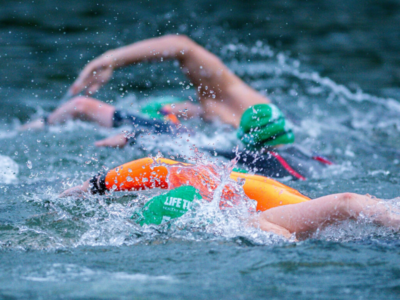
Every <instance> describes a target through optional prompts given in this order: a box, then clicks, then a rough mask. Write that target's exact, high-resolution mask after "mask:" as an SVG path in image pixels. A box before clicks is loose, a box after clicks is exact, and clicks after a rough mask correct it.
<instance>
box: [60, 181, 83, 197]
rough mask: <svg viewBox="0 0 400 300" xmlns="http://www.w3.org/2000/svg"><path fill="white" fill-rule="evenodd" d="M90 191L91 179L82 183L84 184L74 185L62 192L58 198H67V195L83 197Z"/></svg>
mask: <svg viewBox="0 0 400 300" xmlns="http://www.w3.org/2000/svg"><path fill="white" fill-rule="evenodd" d="M88 191H89V180H87V181H85V182H84V183H82V185H78V186H74V187H72V188H70V189H68V190H66V191H64V192H62V193H61V194H60V195H59V196H58V198H65V197H79V198H81V197H83V195H84V194H85V193H87V192H88Z"/></svg>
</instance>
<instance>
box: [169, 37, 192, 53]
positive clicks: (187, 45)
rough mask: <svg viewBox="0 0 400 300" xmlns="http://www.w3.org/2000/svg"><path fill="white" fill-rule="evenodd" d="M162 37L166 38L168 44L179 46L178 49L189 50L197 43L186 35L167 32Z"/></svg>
mask: <svg viewBox="0 0 400 300" xmlns="http://www.w3.org/2000/svg"><path fill="white" fill-rule="evenodd" d="M163 39H166V40H167V41H168V43H169V44H170V45H173V46H175V47H177V48H179V50H180V51H182V50H183V51H184V50H190V49H192V48H194V47H195V46H196V45H197V44H196V43H195V42H194V41H193V40H192V39H190V38H189V37H188V36H186V35H175V34H169V35H165V36H164V37H163Z"/></svg>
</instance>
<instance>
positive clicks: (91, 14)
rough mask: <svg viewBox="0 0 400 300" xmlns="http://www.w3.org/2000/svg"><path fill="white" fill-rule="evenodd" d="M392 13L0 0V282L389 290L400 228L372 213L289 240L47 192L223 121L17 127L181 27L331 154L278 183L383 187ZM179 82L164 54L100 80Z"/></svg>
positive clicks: (143, 93) (387, 188)
mask: <svg viewBox="0 0 400 300" xmlns="http://www.w3.org/2000/svg"><path fill="white" fill-rule="evenodd" d="M399 21H400V1H395V0H380V1H378V0H375V1H359V0H347V1H343V0H337V1H330V0H324V1H294V0H292V1H229V2H227V1H204V0H203V1H168V2H161V1H142V2H134V1H114V2H111V1H110V2H108V3H104V2H102V3H100V2H97V1H89V0H82V1H58V0H54V1H37V0H35V1H10V2H2V3H1V6H0V78H1V81H0V103H1V104H0V105H1V109H0V155H1V156H0V172H1V174H0V265H1V267H0V298H3V299H26V298H31V299H45V298H56V299H58V298H78V299H79V298H82V299H83V298H85V299H86V298H96V299H97V298H102V299H117V298H121V299H124V298H145V299H160V298H174V299H180V298H182V299H186V298H189V297H190V298H194V299H210V298H217V297H218V298H230V299H232V298H233V299H247V298H267V297H268V298H271V299H274V298H280V299H281V298H282V299H286V298H287V299H293V298H298V299H381V298H383V297H386V298H388V299H394V298H398V297H399V291H400V267H399V263H398V262H399V254H400V251H399V242H398V235H397V234H394V233H392V232H390V231H388V230H385V229H382V228H378V227H375V226H373V225H371V224H368V223H363V222H360V223H356V222H347V223H344V224H340V225H338V226H333V227H330V228H328V229H326V230H324V231H323V232H319V233H318V234H316V235H315V237H314V238H313V239H310V240H308V241H305V242H300V243H287V242H284V241H282V240H281V239H279V238H277V237H275V236H272V235H268V234H264V233H262V232H257V231H254V230H253V231H252V230H243V232H240V231H238V230H237V227H235V226H236V225H237V224H236V223H228V224H224V225H223V226H222V225H221V226H222V227H218V226H216V227H217V228H214V229H210V228H206V229H204V228H202V227H201V224H195V225H194V228H196V230H183V231H182V230H179V228H178V229H177V228H163V227H161V228H147V229H143V228H140V227H138V226H137V225H136V224H134V223H133V222H131V221H130V220H129V217H130V215H131V214H132V212H133V210H134V209H135V208H136V207H138V206H139V205H140V204H141V203H143V201H145V200H146V199H147V198H148V195H147V194H146V193H144V194H140V195H139V197H136V196H135V195H129V194H128V195H122V196H121V195H118V196H117V195H116V196H115V197H113V198H104V199H103V198H89V199H86V200H74V199H65V200H60V199H58V198H57V195H58V194H59V193H60V192H61V191H63V190H64V189H65V188H67V187H69V186H71V185H75V184H79V183H80V182H82V181H83V180H84V179H87V178H88V177H89V176H91V174H93V173H94V172H96V171H98V170H99V169H101V168H111V167H114V166H116V165H118V164H121V163H124V162H126V161H129V160H133V159H136V158H140V157H143V156H148V155H149V154H152V155H156V154H157V152H158V150H160V149H163V154H164V155H167V156H171V155H172V156H175V157H179V156H183V155H186V156H190V155H193V152H192V151H191V150H190V149H191V148H193V146H192V145H193V144H196V145H199V146H202V145H203V146H209V145H217V146H218V145H229V146H234V145H235V137H234V134H230V133H227V128H225V127H222V128H221V127H220V126H218V125H217V124H216V125H207V126H206V127H205V128H204V130H203V131H202V132H201V133H200V134H199V135H197V136H196V137H195V138H191V139H190V141H189V142H187V141H186V140H179V141H170V140H167V139H165V140H163V139H158V140H153V139H151V138H148V139H145V140H144V141H143V143H142V146H141V147H135V148H130V147H126V148H125V149H122V150H118V149H98V148H95V147H94V146H93V143H94V141H96V140H98V139H100V138H104V137H107V136H109V135H111V134H113V133H116V132H117V131H116V130H105V129H100V128H98V127H96V126H94V125H92V124H88V123H83V122H69V123H67V124H66V125H64V126H56V127H53V128H50V129H48V130H46V131H43V132H25V133H19V132H18V131H17V130H16V129H17V128H18V126H19V124H21V123H24V122H26V121H27V120H29V119H32V118H35V116H38V115H40V114H41V113H43V111H45V112H49V111H51V110H52V109H54V108H55V107H57V105H58V103H59V99H60V98H61V97H62V96H63V95H64V93H65V92H66V90H67V88H68V87H69V85H70V84H71V83H72V82H73V80H74V79H75V78H76V76H77V74H78V73H79V71H80V70H81V69H82V68H83V66H84V65H85V64H86V63H87V62H88V61H90V60H91V59H93V58H94V57H96V56H98V55H100V54H101V53H103V52H104V51H106V50H108V49H112V48H115V47H120V46H123V45H126V44H129V43H132V42H134V41H138V40H141V39H145V38H150V37H156V36H160V35H164V34H176V33H179V34H185V35H187V36H189V37H191V38H192V39H194V40H195V41H196V42H198V43H199V44H201V45H203V46H204V47H206V48H207V49H208V50H210V51H212V52H213V53H215V54H217V55H218V56H219V57H221V59H222V60H223V61H224V62H225V63H226V64H227V65H228V66H229V67H230V68H231V69H232V70H233V71H234V72H235V73H236V74H238V75H239V76H240V77H241V78H242V79H244V80H245V81H246V82H247V83H248V84H250V85H251V86H253V87H254V88H256V89H257V90H259V91H261V92H262V93H265V94H267V95H269V97H270V98H271V99H272V100H273V101H274V102H275V103H277V104H278V105H279V106H280V107H281V108H282V110H283V111H284V112H286V113H287V114H289V115H292V116H293V117H294V118H295V119H296V120H297V122H295V132H296V138H297V141H298V142H299V144H300V145H302V146H304V147H307V148H310V149H314V150H317V151H319V152H320V153H322V154H324V155H326V156H329V157H331V158H332V159H334V160H335V162H336V165H335V166H334V167H331V168H328V169H327V170H326V172H325V173H324V174H322V175H319V176H316V177H314V178H311V179H310V180H308V181H305V182H286V183H287V184H289V185H290V186H293V187H295V188H297V189H299V190H300V191H301V192H303V193H305V194H307V195H309V196H310V197H318V196H322V195H325V194H328V193H335V192H342V191H352V192H358V193H371V194H375V195H376V196H378V197H382V198H385V199H392V198H394V197H397V196H398V195H399V188H398V183H399V179H400V177H399V175H398V167H399V163H400V152H399V150H398V148H399V145H400V137H399V125H400V123H399V118H398V116H399V114H400V104H399V98H400V97H399V95H400V93H399V82H400V71H399V70H400V69H399V66H400V59H399V56H398V53H399V51H400V30H399ZM188 84H189V83H188V81H187V79H186V78H185V77H183V76H182V75H181V74H180V72H179V68H177V66H176V64H175V63H174V62H165V63H162V64H154V63H151V64H140V65H137V66H134V67H128V68H125V69H123V70H119V71H117V72H115V74H114V77H113V79H112V80H111V81H110V83H109V84H108V85H106V86H105V87H104V88H103V89H102V90H101V91H100V92H99V93H98V94H97V96H98V98H100V99H102V100H104V101H106V102H108V103H112V104H114V105H116V106H118V107H120V108H128V107H129V108H130V107H137V106H138V105H139V104H140V103H143V102H145V101H147V100H148V99H149V98H151V97H154V96H160V95H166V94H168V95H175V96H188V95H194V91H193V90H191V89H187V86H188ZM195 125H198V124H195ZM394 202H396V200H394ZM196 226H197V227H199V228H197V227H196Z"/></svg>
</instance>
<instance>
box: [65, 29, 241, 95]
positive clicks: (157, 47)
mask: <svg viewBox="0 0 400 300" xmlns="http://www.w3.org/2000/svg"><path fill="white" fill-rule="evenodd" d="M170 59H177V60H178V61H179V63H180V65H181V69H182V71H183V73H184V74H185V75H186V76H188V78H189V79H190V80H191V82H193V84H194V85H195V86H196V87H197V91H198V93H199V96H200V97H204V98H215V97H217V98H219V97H220V96H221V91H224V90H225V89H226V88H227V87H228V86H229V85H231V84H233V83H241V84H244V83H243V82H242V81H241V80H240V79H239V78H238V77H237V76H235V75H234V74H233V73H232V72H230V70H229V69H228V68H227V67H226V66H225V65H224V64H223V63H222V62H221V60H220V59H219V58H218V57H216V56H215V55H214V54H212V53H210V52H209V51H207V50H206V49H204V48H203V47H201V46H199V45H198V44H196V43H195V42H193V41H192V40H191V39H189V38H187V37H185V36H176V35H168V36H164V37H160V38H153V39H148V40H144V41H140V42H137V43H134V44H131V45H129V46H125V47H121V48H118V49H115V50H110V51H107V52H106V53H104V54H103V55H102V56H100V57H99V58H96V59H95V60H93V61H91V62H90V63H89V64H88V65H87V66H86V67H85V68H84V69H83V71H82V72H81V74H80V75H79V77H78V79H77V80H76V81H75V82H74V84H73V85H72V87H71V92H72V93H73V94H76V93H79V92H80V91H82V90H83V89H87V91H88V92H94V91H96V90H97V89H98V88H99V87H100V86H101V85H102V84H104V83H105V82H107V81H108V79H109V78H110V77H111V74H112V71H113V70H114V69H117V68H120V67H124V66H127V65H130V64H136V63H139V62H143V61H151V60H156V61H163V60H170Z"/></svg>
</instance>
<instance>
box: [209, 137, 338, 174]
mask: <svg viewBox="0 0 400 300" xmlns="http://www.w3.org/2000/svg"><path fill="white" fill-rule="evenodd" d="M204 150H206V151H208V152H210V153H214V154H215V153H216V154H217V155H219V156H222V157H225V158H227V159H234V158H235V157H236V153H234V152H232V151H224V150H211V149H204ZM238 157H239V158H238V165H239V166H240V167H242V168H244V169H245V170H247V171H250V172H254V173H256V174H260V175H264V176H268V177H274V178H282V177H289V176H290V177H292V179H295V180H297V179H301V180H305V179H307V178H309V177H311V176H312V175H313V174H316V173H320V172H322V170H323V169H324V167H326V166H328V165H331V164H332V162H331V161H329V160H328V159H326V158H324V157H322V156H320V155H317V154H316V153H313V152H311V151H308V150H306V149H303V148H302V147H300V146H297V145H285V146H282V147H280V148H279V149H277V150H275V149H274V150H270V151H266V152H265V153H262V154H261V153H258V152H251V151H243V152H241V153H240V154H239V156H238Z"/></svg>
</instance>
